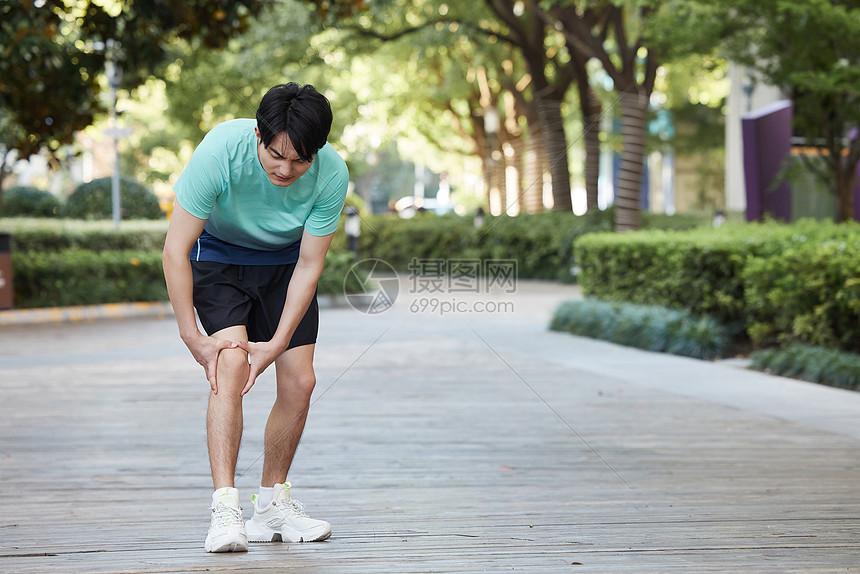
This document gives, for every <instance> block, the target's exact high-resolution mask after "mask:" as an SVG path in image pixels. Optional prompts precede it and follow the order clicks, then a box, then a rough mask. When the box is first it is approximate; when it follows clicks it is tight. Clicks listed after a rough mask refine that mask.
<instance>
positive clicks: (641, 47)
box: [531, 0, 659, 231]
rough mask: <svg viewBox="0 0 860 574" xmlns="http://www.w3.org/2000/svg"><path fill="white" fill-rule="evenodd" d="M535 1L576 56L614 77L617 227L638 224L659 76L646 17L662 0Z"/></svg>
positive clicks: (628, 226)
mask: <svg viewBox="0 0 860 574" xmlns="http://www.w3.org/2000/svg"><path fill="white" fill-rule="evenodd" d="M531 4H532V5H533V6H534V8H535V12H536V13H537V14H538V15H539V16H540V17H541V18H542V19H543V20H544V21H545V22H546V23H547V24H548V25H550V26H552V27H554V28H555V29H558V30H560V31H561V32H562V33H563V34H564V37H565V40H566V41H567V46H568V50H570V51H571V52H572V53H576V54H578V58H581V59H583V60H586V61H587V60H590V59H592V58H594V59H596V60H598V61H599V62H600V64H601V66H602V67H603V69H604V71H605V72H606V73H607V75H608V76H609V77H610V78H611V79H612V82H613V86H614V89H615V93H616V94H617V95H618V102H619V104H620V107H621V133H622V151H621V165H620V167H619V173H618V182H617V185H616V189H615V205H616V208H615V209H616V211H615V228H616V229H617V230H619V231H623V230H630V229H638V228H639V190H640V188H641V186H642V172H643V166H644V161H645V137H646V133H647V124H646V114H647V111H648V105H649V100H650V96H651V92H652V91H653V90H654V81H655V79H656V77H657V68H658V61H657V54H656V52H655V51H654V50H653V49H651V48H650V46H649V45H648V44H647V42H646V39H647V31H648V22H649V19H650V18H651V17H652V15H653V13H654V12H655V8H656V7H657V6H659V0H627V1H621V0H616V1H610V0H602V1H599V2H586V1H585V0H558V1H552V2H535V1H532V2H531Z"/></svg>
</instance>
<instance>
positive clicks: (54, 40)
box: [0, 0, 263, 158]
mask: <svg viewBox="0 0 860 574" xmlns="http://www.w3.org/2000/svg"><path fill="white" fill-rule="evenodd" d="M262 5H263V2H261V1H260V0H188V1H186V2H181V3H175V2H174V3H170V2H168V3H165V2H163V1H162V0H135V1H134V2H122V3H116V2H112V3H111V2H108V3H105V2H96V1H86V2H69V1H63V0H43V1H41V2H35V1H33V0H23V1H20V0H15V1H8V0H4V1H3V2H0V46H2V47H3V50H2V52H3V57H2V58H0V77H2V78H4V81H3V82H0V110H2V111H3V113H0V116H3V117H8V124H9V126H8V127H9V128H10V129H5V128H6V126H5V125H4V126H3V127H4V130H3V131H2V133H0V147H4V148H5V149H4V151H5V150H6V149H14V150H18V152H19V156H20V157H22V158H26V157H29V156H30V155H32V154H34V153H37V152H38V151H39V150H41V149H47V150H50V151H51V152H56V151H57V150H58V149H59V148H60V146H61V145H62V144H67V143H71V142H72V141H73V140H74V134H75V132H76V131H78V130H81V129H83V128H85V127H87V126H89V125H90V124H91V123H92V121H93V118H94V116H95V115H96V114H98V113H100V112H102V111H103V103H102V101H101V98H100V97H99V91H100V82H99V79H100V76H101V73H102V72H103V71H104V69H105V60H106V58H105V53H104V50H103V48H101V47H98V43H104V42H105V41H106V40H107V39H114V40H117V41H119V42H120V43H121V44H122V49H121V50H120V51H119V52H118V53H117V59H118V60H119V62H120V64H121V66H122V67H123V69H124V72H125V73H124V76H123V78H124V80H123V87H126V88H129V89H132V88H135V87H137V86H138V85H140V84H141V83H142V82H143V81H144V80H145V79H147V78H148V77H149V76H150V75H152V74H156V75H158V74H162V73H163V72H164V64H165V62H168V61H170V60H171V59H172V54H171V52H170V49H171V48H172V47H174V46H175V45H176V39H177V38H181V39H183V40H186V41H188V42H190V43H192V44H195V45H197V46H199V45H203V46H206V47H210V48H221V47H223V46H224V45H225V44H226V43H227V41H228V40H229V39H230V38H232V37H233V36H235V35H237V34H238V33H240V32H242V31H243V30H245V29H246V27H247V25H248V17H249V16H252V15H253V14H255V13H257V12H258V11H259V10H260V8H261V7H262ZM120 8H121V9H120ZM13 78H14V79H17V80H16V81H11V80H9V79H13ZM25 80H26V81H25ZM0 123H2V124H6V123H7V122H6V121H3V122H0Z"/></svg>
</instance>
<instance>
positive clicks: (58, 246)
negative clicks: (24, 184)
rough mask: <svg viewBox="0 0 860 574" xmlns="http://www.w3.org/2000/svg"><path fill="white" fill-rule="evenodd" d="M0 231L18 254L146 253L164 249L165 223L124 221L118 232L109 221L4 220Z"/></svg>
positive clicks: (0, 224) (0, 222)
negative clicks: (9, 236)
mask: <svg viewBox="0 0 860 574" xmlns="http://www.w3.org/2000/svg"><path fill="white" fill-rule="evenodd" d="M0 229H2V230H3V231H7V232H9V233H11V234H12V251H13V252H18V253H23V252H42V253H47V252H55V251H61V250H64V249H71V248H76V249H88V250H90V251H115V250H122V249H131V250H140V251H149V250H161V248H162V247H163V246H164V238H165V236H166V235H167V221H163V220H161V221H140V220H138V221H127V222H123V224H122V226H121V227H120V229H119V230H117V229H115V228H114V224H113V222H111V221H76V220H68V219H57V220H46V219H4V220H0Z"/></svg>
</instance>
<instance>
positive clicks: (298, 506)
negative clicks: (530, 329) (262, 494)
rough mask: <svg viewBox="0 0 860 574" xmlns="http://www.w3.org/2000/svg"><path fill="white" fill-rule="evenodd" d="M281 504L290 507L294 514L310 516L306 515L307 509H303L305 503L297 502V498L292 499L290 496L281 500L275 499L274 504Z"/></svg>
mask: <svg viewBox="0 0 860 574" xmlns="http://www.w3.org/2000/svg"><path fill="white" fill-rule="evenodd" d="M278 503H280V504H283V505H284V506H286V507H287V508H289V509H291V510H292V511H293V513H294V514H297V515H299V516H301V517H302V518H310V517H309V516H308V513H307V511H305V505H304V504H302V503H301V502H299V501H298V500H293V499H292V498H288V499H286V500H283V501H277V502H275V504H278Z"/></svg>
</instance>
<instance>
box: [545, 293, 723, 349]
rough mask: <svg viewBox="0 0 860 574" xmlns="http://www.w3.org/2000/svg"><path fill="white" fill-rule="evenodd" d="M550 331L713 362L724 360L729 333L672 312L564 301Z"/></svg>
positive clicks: (711, 323)
mask: <svg viewBox="0 0 860 574" xmlns="http://www.w3.org/2000/svg"><path fill="white" fill-rule="evenodd" d="M550 329H552V330H554V331H565V332H567V333H572V334H574V335H581V336H584V337H591V338H593V339H601V340H604V341H610V342H613V343H618V344H620V345H626V346H628V347H636V348H639V349H645V350H647V351H656V352H664V353H672V354H675V355H684V356H686V357H695V358H698V359H714V358H717V357H721V356H724V354H725V353H726V350H727V349H728V346H729V343H730V341H731V333H730V331H729V329H727V328H726V327H723V326H722V325H720V324H719V323H717V322H716V321H714V320H713V319H711V318H708V317H703V318H698V319H697V318H694V317H692V316H690V314H688V313H685V312H683V311H678V310H675V309H667V308H665V307H656V306H650V305H633V304H629V303H609V302H606V301H596V300H589V299H586V300H581V301H565V302H563V303H562V304H561V305H559V307H558V308H557V309H556V311H555V313H554V314H553V318H552V321H551V323H550Z"/></svg>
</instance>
